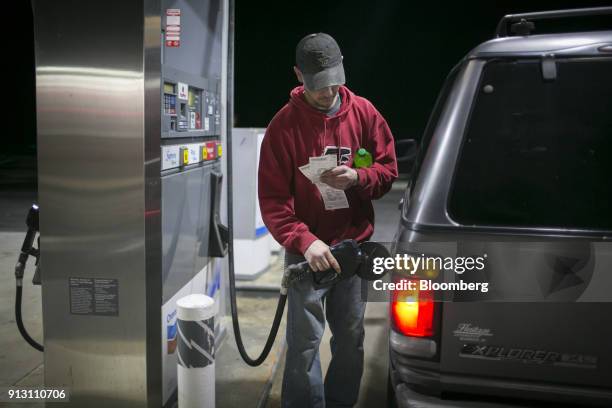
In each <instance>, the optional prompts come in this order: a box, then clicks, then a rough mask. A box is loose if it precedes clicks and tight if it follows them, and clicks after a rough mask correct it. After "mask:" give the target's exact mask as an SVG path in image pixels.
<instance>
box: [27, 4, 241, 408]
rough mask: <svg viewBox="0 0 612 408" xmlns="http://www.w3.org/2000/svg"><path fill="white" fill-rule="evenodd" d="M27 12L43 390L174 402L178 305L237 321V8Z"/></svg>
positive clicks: (75, 397) (49, 7) (117, 400)
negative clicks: (230, 276) (230, 144)
mask: <svg viewBox="0 0 612 408" xmlns="http://www.w3.org/2000/svg"><path fill="white" fill-rule="evenodd" d="M32 3H33V4H32V6H33V13H34V30H35V43H36V44H35V52H36V59H35V61H36V104H37V133H38V141H37V150H38V170H39V177H38V180H39V185H38V204H39V205H40V208H41V210H40V220H39V227H40V236H41V238H40V245H39V249H40V259H41V260H42V262H41V263H42V264H43V265H44V269H43V270H42V274H41V275H42V276H41V282H42V307H43V332H44V353H45V361H44V378H45V386H50V387H58V388H60V387H61V388H67V389H69V390H70V402H69V403H68V406H75V407H82V406H88V407H108V406H117V407H120V406H126V407H145V406H146V407H162V406H172V405H174V403H175V401H176V389H177V374H176V372H177V370H176V365H177V351H176V346H177V336H178V330H177V309H176V302H177V300H178V299H180V298H182V297H184V296H186V295H189V294H192V293H205V294H208V295H209V296H211V297H212V298H214V299H215V301H216V302H217V303H218V305H219V315H220V317H223V316H224V315H227V313H228V312H227V310H228V307H227V303H226V302H227V299H228V290H229V287H228V280H227V277H226V275H225V274H224V273H223V265H222V260H221V259H220V258H222V257H224V256H225V254H226V253H227V246H228V239H229V237H228V233H227V229H226V228H225V227H224V226H223V225H222V222H221V219H222V214H221V211H222V208H221V200H222V193H223V191H222V188H221V185H222V182H223V178H224V167H225V163H224V161H225V151H224V150H225V149H224V146H225V143H226V140H227V139H228V134H229V132H230V130H231V122H228V119H229V120H230V121H231V113H230V112H231V91H228V84H229V83H230V82H231V72H230V68H231V61H230V59H231V58H232V52H231V47H232V42H233V39H232V37H231V31H232V29H233V28H232V24H233V22H232V19H233V17H232V13H233V1H230V0H139V1H131V2H125V1H120V0H110V1H106V0H105V1H88V2H72V1H64V0H59V1H55V2H48V1H40V0H34V1H33V2H32ZM34 231H35V228H32V229H31V232H28V238H27V239H26V241H27V242H26V244H24V251H23V254H22V257H25V258H27V256H29V255H32V254H34V255H38V253H37V251H36V250H32V249H29V248H30V247H31V246H32V245H31V244H32V242H33V241H32V237H33V236H34V234H35V232H34ZM20 259H21V258H20ZM23 263H24V262H20V265H23ZM20 270H22V269H20ZM21 280H22V279H21V277H19V276H18V289H17V290H18V291H19V290H20V289H19V288H20V284H21ZM222 321H223V319H217V322H216V324H215V327H214V340H215V344H216V347H219V346H220V344H221V343H222V342H223V341H224V338H225V334H226V332H227V329H226V328H225V327H224V325H223V323H222ZM22 333H26V334H27V332H25V330H24V331H23V332H22ZM32 343H34V342H31V344H32ZM32 345H35V344H32ZM39 349H41V350H42V349H43V347H42V346H41V347H40V348H39Z"/></svg>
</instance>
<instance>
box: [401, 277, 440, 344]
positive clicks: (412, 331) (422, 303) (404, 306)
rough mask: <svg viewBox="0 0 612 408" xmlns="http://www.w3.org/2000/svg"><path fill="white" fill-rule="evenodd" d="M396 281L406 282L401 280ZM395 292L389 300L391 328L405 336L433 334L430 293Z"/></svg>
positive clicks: (431, 294)
mask: <svg viewBox="0 0 612 408" xmlns="http://www.w3.org/2000/svg"><path fill="white" fill-rule="evenodd" d="M398 281H407V279H405V278H401V279H399V280H398ZM413 282H416V286H417V289H415V290H395V291H393V294H392V299H391V321H392V324H393V326H394V327H395V328H396V329H397V330H398V331H399V332H400V333H402V334H404V335H406V336H415V337H430V336H433V334H434V306H435V303H434V300H433V293H432V292H431V291H422V290H419V289H418V280H413Z"/></svg>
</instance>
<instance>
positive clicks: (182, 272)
mask: <svg viewBox="0 0 612 408" xmlns="http://www.w3.org/2000/svg"><path fill="white" fill-rule="evenodd" d="M211 169H212V166H210V165H207V166H204V167H196V168H194V169H191V170H187V171H184V172H180V173H176V174H172V175H169V176H165V177H163V178H162V248H163V249H162V253H163V257H162V258H163V266H162V276H163V278H162V280H163V300H162V303H166V302H167V301H168V300H169V299H170V298H171V297H172V296H173V295H174V294H175V293H176V292H178V290H179V289H181V288H182V287H183V286H184V285H185V284H187V283H188V282H189V281H190V280H191V279H192V278H193V277H194V276H195V275H196V273H198V272H199V271H200V270H202V268H204V266H205V265H206V262H208V236H209V229H210V228H209V226H210V223H209V220H210V195H209V194H210V172H211Z"/></svg>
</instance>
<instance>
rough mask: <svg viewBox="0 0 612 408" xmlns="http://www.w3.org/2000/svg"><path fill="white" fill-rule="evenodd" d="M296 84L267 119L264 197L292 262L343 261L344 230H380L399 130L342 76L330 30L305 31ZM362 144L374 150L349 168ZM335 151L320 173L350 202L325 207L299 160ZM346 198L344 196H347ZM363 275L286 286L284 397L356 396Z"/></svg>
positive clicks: (324, 400) (268, 217) (285, 401)
mask: <svg viewBox="0 0 612 408" xmlns="http://www.w3.org/2000/svg"><path fill="white" fill-rule="evenodd" d="M293 69H294V71H295V74H296V76H297V79H298V81H299V82H300V83H302V84H303V86H299V87H297V88H295V89H293V91H291V94H290V100H289V103H287V104H286V105H285V106H284V107H283V108H282V109H281V110H280V111H279V112H278V113H277V114H276V115H275V116H274V118H273V119H272V121H271V122H270V124H269V126H268V128H267V131H266V135H265V137H264V140H263V143H262V146H261V154H260V160H259V203H260V207H261V213H262V216H263V220H264V222H265V224H266V226H267V227H268V229H269V230H270V232H271V233H272V236H274V238H275V239H276V240H277V241H278V242H279V243H280V244H281V245H282V246H283V247H285V249H286V255H285V267H287V265H290V264H294V263H297V262H301V261H303V260H304V258H305V259H306V260H307V261H308V264H309V265H310V267H311V268H312V269H313V270H314V271H325V270H328V269H330V268H334V269H335V270H336V271H339V270H340V265H338V262H337V261H336V259H335V258H334V256H333V255H332V253H331V251H330V249H329V245H332V244H334V243H336V242H338V241H341V240H343V239H349V238H351V239H355V240H357V241H359V242H361V241H365V240H367V239H368V238H370V236H372V233H373V232H374V211H373V208H372V203H371V200H372V199H376V198H380V197H381V196H382V195H383V194H385V193H386V192H387V191H389V189H390V188H391V184H392V183H393V180H394V179H395V178H397V163H396V160H395V151H394V143H393V136H392V135H391V131H390V130H389V127H388V126H387V123H386V121H385V119H384V118H383V117H382V116H381V115H380V113H379V112H378V111H377V110H376V108H374V106H373V105H372V104H371V103H370V102H369V101H368V100H366V99H365V98H362V97H359V96H357V95H355V94H354V93H352V92H351V91H350V90H349V89H348V88H346V87H345V86H343V84H344V83H345V75H344V67H343V64H342V54H341V53H340V48H339V47H338V44H337V43H336V41H335V40H334V39H333V38H332V37H331V36H329V35H327V34H324V33H318V34H310V35H308V36H306V37H304V38H303V39H302V40H301V41H300V42H299V43H298V45H297V48H296V66H295V67H294V68H293ZM360 148H364V149H366V150H367V151H368V152H369V153H370V154H371V155H372V159H373V164H372V165H371V166H370V167H367V168H359V169H355V168H352V164H353V157H354V155H355V153H356V151H357V150H359V149H360ZM328 154H333V155H335V156H336V157H337V167H335V168H333V169H331V170H327V171H326V172H324V173H323V174H322V175H321V181H322V182H323V183H325V184H327V185H328V186H331V187H334V188H336V189H339V190H343V191H344V194H346V198H347V201H348V207H346V206H345V208H339V209H333V210H326V209H325V208H326V206H325V205H324V202H323V199H322V197H321V193H320V189H319V187H317V186H316V185H315V184H313V183H312V182H311V181H310V179H309V178H308V177H306V176H305V175H304V174H303V173H302V172H301V171H300V169H299V167H300V166H303V165H306V164H308V163H309V159H310V158H311V157H317V156H322V155H328ZM340 207H342V206H340ZM364 311H365V303H364V301H362V299H361V284H360V279H359V278H358V277H357V276H354V277H353V278H352V279H347V280H343V281H341V282H340V283H337V284H336V285H334V286H333V287H331V288H324V289H319V290H315V289H314V288H313V285H312V281H300V282H299V283H298V284H297V285H295V286H293V287H292V288H290V289H289V292H288V311H287V346H288V347H287V358H286V364H285V372H284V377H283V387H282V405H283V407H325V406H327V407H328V408H330V407H334V406H343V407H348V406H353V405H354V404H355V403H356V401H357V397H358V394H359V385H360V382H361V375H362V373H363V338H364V329H363V315H364ZM326 318H327V321H328V323H329V326H330V329H331V333H332V339H331V351H332V359H331V362H330V365H329V369H328V371H327V375H326V377H325V382H323V380H322V375H321V365H320V360H319V343H320V341H321V337H322V335H323V331H324V327H325V319H326Z"/></svg>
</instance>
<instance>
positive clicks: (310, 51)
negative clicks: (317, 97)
mask: <svg viewBox="0 0 612 408" xmlns="http://www.w3.org/2000/svg"><path fill="white" fill-rule="evenodd" d="M295 65H297V67H298V68H299V70H300V71H302V76H303V78H304V85H305V86H306V88H308V89H311V90H313V91H316V90H317V89H321V88H325V87H328V86H332V85H343V84H344V83H345V82H346V79H345V77H344V66H343V65H342V53H341V52H340V47H339V46H338V43H337V42H336V40H334V39H333V38H332V36H331V35H329V34H325V33H316V34H309V35H307V36H306V37H304V38H302V39H301V40H300V42H299V43H298V45H297V47H296V48H295Z"/></svg>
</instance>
